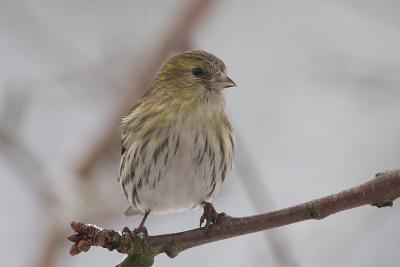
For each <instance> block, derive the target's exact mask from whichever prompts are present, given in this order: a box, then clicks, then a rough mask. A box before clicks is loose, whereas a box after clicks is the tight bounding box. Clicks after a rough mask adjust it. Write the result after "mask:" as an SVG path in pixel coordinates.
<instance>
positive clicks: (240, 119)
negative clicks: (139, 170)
mask: <svg viewBox="0 0 400 267" xmlns="http://www.w3.org/2000/svg"><path fill="white" fill-rule="evenodd" d="M399 14H400V1H394V0H392V1H389V0H386V1H372V0H366V1H356V0H337V1H334V0H331V1H311V0H305V1H281V0H280V1H277V0H276V1H270V0H268V1H252V2H250V1H247V2H245V1H239V0H236V1H231V0H224V1H211V0H210V1H193V0H191V1H183V0H174V1H89V0H84V1H82V0H81V1H51V0H40V1H28V0H2V1H1V2H0V40H1V41H0V59H1V60H0V177H1V180H0V181H1V186H0V211H1V219H0V236H1V237H2V242H1V243H0V257H1V262H2V264H1V265H2V266H11V267H14V266H15V267H18V266H31V267H50V266H57V267H69V266H74V267H77V266H114V265H115V264H116V263H118V262H119V261H120V260H121V259H122V258H123V255H122V254H118V253H116V252H108V251H106V250H104V249H101V248H92V249H91V250H90V251H89V252H88V253H84V254H81V255H79V256H77V257H70V256H69V255H68V250H69V247H70V245H71V244H72V243H69V242H67V241H66V237H67V236H68V235H69V234H71V233H72V230H70V228H69V223H70V221H72V220H74V219H79V220H82V221H84V222H87V223H96V224H98V225H100V226H102V227H105V228H114V229H122V227H123V226H125V225H128V226H130V227H131V228H133V227H135V226H136V225H137V224H138V222H139V219H140V218H126V217H123V215H122V211H123V210H124V209H125V207H126V201H125V200H124V197H123V195H122V194H121V191H120V187H119V185H118V184H117V182H116V181H115V178H116V176H117V173H118V164H119V143H118V130H117V126H118V124H119V121H120V118H121V117H122V115H123V114H125V113H126V112H127V110H128V108H129V106H130V105H132V104H133V103H135V101H136V100H137V99H138V98H139V97H140V95H141V93H142V92H143V91H144V90H145V88H146V85H147V83H148V82H149V80H150V79H151V78H152V76H153V74H154V72H155V71H156V70H157V68H158V67H159V65H160V64H161V62H163V61H164V60H165V59H166V58H167V57H168V56H170V55H173V54H176V53H178V52H181V51H184V50H191V49H203V50H207V51H210V52H212V53H214V54H215V55H217V56H219V57H220V58H222V59H223V60H224V61H225V63H226V65H227V66H228V69H229V75H230V76H231V77H232V79H234V81H235V82H236V83H237V84H238V87H236V88H231V89H228V90H227V91H226V94H227V109H228V112H229V114H230V115H231V118H232V121H233V124H234V127H235V129H236V132H237V135H238V151H237V160H236V165H235V168H234V171H233V173H232V174H231V175H230V177H228V179H227V180H226V183H225V184H224V186H223V188H222V190H221V192H220V194H219V195H218V196H217V198H216V200H215V206H216V207H217V209H218V210H219V211H225V212H227V213H228V214H231V215H233V216H242V215H251V214H256V213H261V212H266V211H270V210H273V209H277V208H283V207H286V206H288V205H293V204H298V203H300V202H303V201H307V200H310V199H313V198H317V197H320V196H323V195H327V194H330V193H335V192H337V191H340V190H342V189H345V188H347V187H350V186H353V185H357V184H359V183H362V182H364V181H366V180H367V179H370V178H372V177H373V175H374V174H375V173H376V172H378V171H382V170H385V169H393V168H399V167H400V121H399V116H400V49H399V48H400V15H399ZM200 215H201V212H200V211H197V212H187V213H182V214H173V215H168V216H150V218H149V220H148V225H147V226H148V229H149V232H150V234H161V233H169V232H174V231H181V230H185V229H190V228H194V227H197V225H198V219H199V217H200ZM399 220H400V208H399V203H397V202H395V206H394V207H393V208H390V209H376V208H372V207H362V208H358V209H354V210H351V211H347V212H343V213H340V214H337V215H334V216H332V217H329V218H327V219H325V220H322V221H318V222H317V221H308V222H302V223H298V224H294V225H290V226H286V227H283V228H279V229H276V230H272V231H268V232H262V233H256V234H252V235H247V236H243V237H239V238H233V239H230V240H226V241H221V242H217V243H213V244H209V245H205V246H201V247H197V248H193V249H190V250H188V251H185V252H183V253H182V254H180V255H179V256H178V257H177V258H174V259H169V258H168V257H167V256H165V255H161V256H158V257H157V258H156V262H155V266H192V267H195V266H277V267H289V266H290V267H291V266H298V267H313V266H328V267H329V266H332V267H333V266H352V267H354V266H362V267H369V266H371V267H372V266H399V264H400V254H399V253H398V250H399V243H398V240H399V237H400V228H399Z"/></svg>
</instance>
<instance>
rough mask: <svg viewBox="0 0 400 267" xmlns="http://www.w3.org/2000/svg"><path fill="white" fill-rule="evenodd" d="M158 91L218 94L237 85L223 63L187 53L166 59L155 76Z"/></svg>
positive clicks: (207, 56)
mask: <svg viewBox="0 0 400 267" xmlns="http://www.w3.org/2000/svg"><path fill="white" fill-rule="evenodd" d="M156 80H157V83H158V85H157V88H159V90H169V91H170V90H172V91H175V92H176V93H184V94H185V95H187V94H193V95H198V94H210V93H211V94H214V93H216V94H219V93H220V92H221V91H222V90H223V89H225V88H228V87H233V86H236V84H235V83H234V82H233V81H232V80H231V79H230V78H229V77H228V75H227V71H226V67H225V64H224V62H222V60H221V59H219V58H217V57H216V56H214V55H212V54H211V53H208V52H205V51H190V52H185V53H182V54H179V55H177V56H174V57H172V58H170V59H169V60H167V61H166V62H165V63H164V65H163V66H162V67H161V69H160V71H159V72H158V74H157V76H156Z"/></svg>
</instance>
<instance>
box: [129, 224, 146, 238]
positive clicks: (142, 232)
mask: <svg viewBox="0 0 400 267" xmlns="http://www.w3.org/2000/svg"><path fill="white" fill-rule="evenodd" d="M132 233H133V236H137V237H139V238H140V239H147V237H149V234H148V232H147V228H146V227H144V226H139V227H138V228H136V229H135V230H133V232H132Z"/></svg>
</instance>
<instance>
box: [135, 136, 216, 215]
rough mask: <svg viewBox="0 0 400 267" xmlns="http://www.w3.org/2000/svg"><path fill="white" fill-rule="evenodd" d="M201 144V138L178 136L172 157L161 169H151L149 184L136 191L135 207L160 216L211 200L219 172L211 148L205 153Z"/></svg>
mask: <svg viewBox="0 0 400 267" xmlns="http://www.w3.org/2000/svg"><path fill="white" fill-rule="evenodd" d="M196 139H197V140H196ZM195 140H196V142H194V141H195ZM205 144H206V142H205V140H202V137H198V138H196V137H195V136H192V135H182V136H181V137H180V142H179V147H178V149H177V151H176V153H174V156H173V157H171V158H170V159H169V160H168V163H167V164H165V166H163V167H162V168H161V169H160V168H152V169H151V170H150V172H149V174H148V175H149V181H150V182H149V183H147V185H146V186H142V187H141V189H140V190H138V191H137V196H138V197H137V199H138V203H136V206H137V208H139V209H140V210H142V211H145V210H151V212H152V213H159V214H162V213H172V212H181V211H186V210H190V209H195V208H198V207H200V205H201V203H202V202H203V201H211V200H212V198H213V197H214V196H215V194H216V193H217V192H218V190H219V188H220V186H221V184H222V172H221V171H218V167H217V166H216V165H218V166H219V163H218V161H216V160H218V155H215V154H216V153H217V152H216V151H214V148H215V147H213V146H208V147H207V149H208V150H210V151H208V150H207V151H205V149H204V145H205ZM172 148H173V146H172V147H171V149H170V150H173V149H172ZM218 149H219V148H218ZM218 151H219V150H218ZM217 163H218V164H217ZM160 174H161V175H160Z"/></svg>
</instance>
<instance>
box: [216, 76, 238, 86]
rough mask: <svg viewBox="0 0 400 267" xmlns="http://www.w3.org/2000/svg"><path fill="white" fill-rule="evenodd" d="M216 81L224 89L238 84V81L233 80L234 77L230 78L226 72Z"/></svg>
mask: <svg viewBox="0 0 400 267" xmlns="http://www.w3.org/2000/svg"><path fill="white" fill-rule="evenodd" d="M215 82H216V83H217V84H218V87H219V88H223V89H225V88H229V87H235V86H236V83H235V82H234V81H232V79H231V78H229V77H228V76H227V75H226V74H225V73H222V74H221V75H220V76H219V77H218V79H216V81H215Z"/></svg>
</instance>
